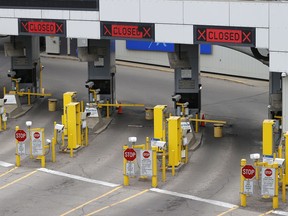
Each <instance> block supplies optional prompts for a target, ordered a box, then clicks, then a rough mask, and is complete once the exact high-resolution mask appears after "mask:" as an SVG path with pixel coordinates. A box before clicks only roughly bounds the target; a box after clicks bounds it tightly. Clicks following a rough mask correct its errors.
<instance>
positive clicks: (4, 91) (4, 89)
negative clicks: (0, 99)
mask: <svg viewBox="0 0 288 216" xmlns="http://www.w3.org/2000/svg"><path fill="white" fill-rule="evenodd" d="M3 95H4V96H5V95H6V87H3Z"/></svg>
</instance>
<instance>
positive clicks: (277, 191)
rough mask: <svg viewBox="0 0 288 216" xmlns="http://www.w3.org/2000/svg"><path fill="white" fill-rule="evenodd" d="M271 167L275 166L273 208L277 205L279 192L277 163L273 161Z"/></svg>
mask: <svg viewBox="0 0 288 216" xmlns="http://www.w3.org/2000/svg"><path fill="white" fill-rule="evenodd" d="M273 168H275V195H274V196H273V209H277V208H278V207H279V202H278V194H279V186H278V164H277V163H274V164H273Z"/></svg>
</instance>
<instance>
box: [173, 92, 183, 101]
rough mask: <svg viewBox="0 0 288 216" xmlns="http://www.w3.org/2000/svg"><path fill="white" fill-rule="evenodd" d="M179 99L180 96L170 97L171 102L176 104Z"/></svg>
mask: <svg viewBox="0 0 288 216" xmlns="http://www.w3.org/2000/svg"><path fill="white" fill-rule="evenodd" d="M180 99H181V95H178V94H177V95H174V96H172V101H174V102H178V101H179V100H180Z"/></svg>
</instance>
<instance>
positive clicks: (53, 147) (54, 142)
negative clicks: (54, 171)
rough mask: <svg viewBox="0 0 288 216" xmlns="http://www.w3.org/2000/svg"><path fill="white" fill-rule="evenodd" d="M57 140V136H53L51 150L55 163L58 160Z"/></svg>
mask: <svg viewBox="0 0 288 216" xmlns="http://www.w3.org/2000/svg"><path fill="white" fill-rule="evenodd" d="M55 146H56V140H55V138H54V137H53V138H52V148H51V151H52V162H53V163H55V162H56V148H55Z"/></svg>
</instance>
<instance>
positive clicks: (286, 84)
mask: <svg viewBox="0 0 288 216" xmlns="http://www.w3.org/2000/svg"><path fill="white" fill-rule="evenodd" d="M281 76H282V132H283V133H285V132H287V130H288V74H287V73H282V74H281Z"/></svg>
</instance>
